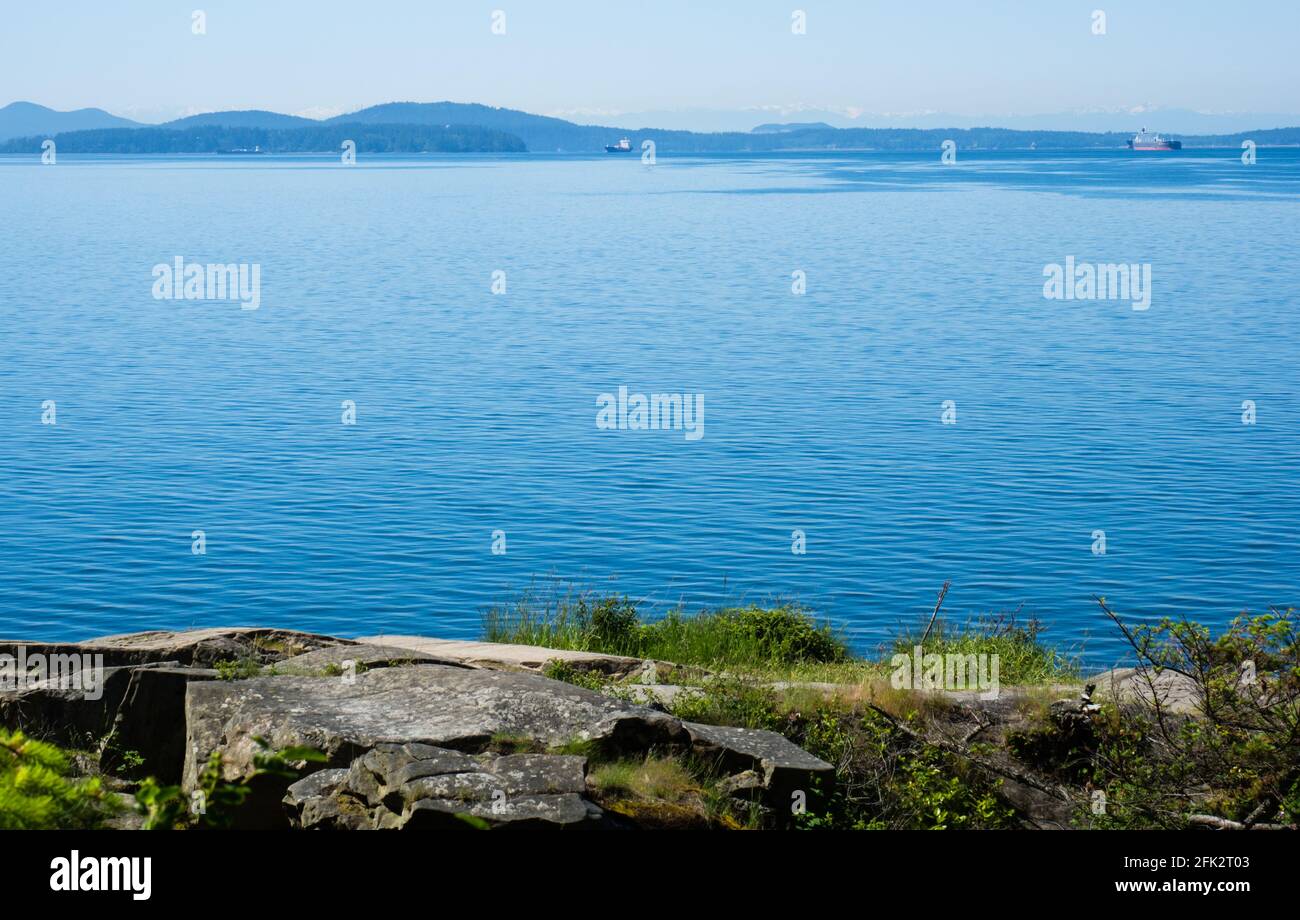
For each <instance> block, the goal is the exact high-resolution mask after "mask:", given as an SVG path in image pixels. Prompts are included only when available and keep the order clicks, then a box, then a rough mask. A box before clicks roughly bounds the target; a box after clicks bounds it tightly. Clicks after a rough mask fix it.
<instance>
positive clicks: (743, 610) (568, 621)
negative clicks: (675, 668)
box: [484, 595, 851, 669]
mask: <svg viewBox="0 0 1300 920" xmlns="http://www.w3.org/2000/svg"><path fill="white" fill-rule="evenodd" d="M484 635H485V638H486V640H487V641H489V642H511V643H519V644H523V645H538V646H544V647H546V648H556V649H572V650H576V651H584V652H603V653H605V654H610V655H626V656H629V657H633V658H653V659H656V660H658V661H670V662H673V663H675V664H680V665H696V666H700V667H705V668H710V669H717V668H732V667H738V668H745V667H749V668H758V667H763V668H767V667H773V666H784V667H789V666H794V665H800V664H810V663H817V664H828V663H836V662H847V661H849V660H850V658H851V656H850V654H849V650H848V646H847V644H846V643H845V642H844V641H843V639H842V638H840V637H839V636H838V635H836V633H835V632H834V631H833V630H832V629H831V627H830V626H829V624H824V623H818V622H816V621H815V620H814V619H813V618H812V617H811V616H809V615H808V614H807V613H806V612H804V611H803V610H802V609H800V608H798V607H795V606H791V605H785V606H780V607H768V608H764V607H757V606H748V607H729V608H724V609H721V610H714V611H709V612H706V613H701V614H698V615H696V616H687V615H685V614H684V613H683V612H682V611H680V610H677V611H673V612H672V613H670V614H668V615H667V616H666V617H664V618H663V619H661V620H658V621H655V622H644V621H642V620H641V618H640V616H639V613H638V611H637V609H636V605H635V604H634V603H632V602H631V601H629V600H627V599H626V598H616V597H606V598H600V599H593V598H591V597H589V596H587V595H576V596H574V595H569V596H566V597H564V598H560V599H557V600H555V601H552V602H550V603H547V604H545V605H541V606H539V605H536V604H534V603H532V602H531V600H530V599H527V598H526V599H524V600H523V601H521V602H519V603H517V604H515V605H514V606H512V607H509V608H504V609H502V608H497V609H494V610H492V611H490V612H489V613H488V614H487V616H486V617H485V621H484Z"/></svg>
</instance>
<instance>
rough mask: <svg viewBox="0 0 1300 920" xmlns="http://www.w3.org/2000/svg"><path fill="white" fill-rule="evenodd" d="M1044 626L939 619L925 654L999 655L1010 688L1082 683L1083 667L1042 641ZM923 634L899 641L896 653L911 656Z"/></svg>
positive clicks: (995, 619) (1004, 619)
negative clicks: (956, 621) (958, 621)
mask: <svg viewBox="0 0 1300 920" xmlns="http://www.w3.org/2000/svg"><path fill="white" fill-rule="evenodd" d="M1042 632H1043V626H1042V624H1040V623H1039V622H1038V621H1037V620H1035V619H1029V620H1025V621H1019V620H1017V619H1016V617H1015V616H1014V615H1011V614H1005V615H999V616H986V617H980V618H978V619H976V620H973V621H970V622H967V623H965V624H962V625H957V624H954V623H952V622H950V621H945V620H942V619H940V620H936V621H935V624H934V628H933V629H932V630H931V631H930V635H929V636H928V637H927V638H926V640H925V644H924V646H923V651H924V653H925V654H927V655H929V654H938V655H950V654H952V655H990V656H991V655H997V656H998V667H999V675H998V680H999V682H1000V683H1003V684H1007V685H1009V686H1034V685H1039V684H1054V683H1068V682H1070V681H1076V680H1078V678H1079V676H1080V665H1079V662H1078V659H1077V658H1075V657H1071V656H1067V655H1063V654H1062V653H1061V652H1059V651H1057V650H1056V649H1053V648H1051V647H1050V646H1047V645H1045V644H1044V643H1043V642H1042V640H1041V638H1040V637H1041V635H1042ZM921 635H922V634H921V633H920V632H918V633H916V634H914V635H905V636H902V637H900V638H899V639H897V640H895V642H894V648H893V654H902V655H911V654H912V650H913V648H914V647H915V646H916V645H919V644H921V643H920V639H921Z"/></svg>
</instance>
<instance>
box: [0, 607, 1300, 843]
mask: <svg viewBox="0 0 1300 920" xmlns="http://www.w3.org/2000/svg"><path fill="white" fill-rule="evenodd" d="M611 612H613V613H620V612H622V611H621V610H620V609H619V608H616V607H613V606H610V605H603V606H601V607H599V608H597V609H596V611H595V613H594V614H593V615H592V616H590V617H589V618H583V619H580V620H578V621H577V623H578V625H579V626H580V627H581V630H582V631H581V632H572V631H571V632H569V633H565V632H563V631H553V632H552V633H551V634H550V638H552V639H553V640H557V641H554V642H553V643H552V644H554V645H561V646H563V645H565V643H568V645H567V647H561V648H554V647H546V646H542V645H535V644H514V643H513V642H511V641H509V640H506V641H496V642H466V641H453V640H445V639H437V638H431V637H424V636H397V635H383V636H370V637H364V638H359V639H344V638H338V637H334V636H326V635H318V634H313V633H305V632H297V631H292V630H283V629H272V628H257V627H241V628H211V629H193V630H188V631H180V632H143V633H133V634H129V635H118V636H106V637H102V638H97V639H90V640H86V641H84V642H79V643H64V644H57V643H34V642H25V643H24V642H12V641H0V827H7V828H13V827H99V826H108V827H116V828H140V827H144V828H174V829H183V828H217V829H220V828H241V829H244V828H246V829H289V828H301V829H337V830H371V829H375V830H378V829H403V828H404V829H413V830H414V829H441V828H456V829H466V828H478V829H488V828H528V829H569V828H575V829H577V828H582V829H586V828H591V829H598V828H599V829H780V828H787V827H798V828H807V829H817V828H831V829H839V828H844V829H890V828H893V829H903V828H926V829H948V828H1027V829H1050V828H1135V829H1137V828H1157V827H1165V828H1185V827H1207V828H1219V829H1281V828H1294V827H1295V826H1296V816H1297V815H1298V814H1300V767H1298V766H1297V763H1300V761H1297V759H1296V750H1297V747H1296V745H1297V741H1296V734H1295V731H1294V725H1295V724H1296V723H1295V719H1296V716H1297V713H1300V709H1297V702H1298V701H1300V685H1297V682H1296V681H1297V678H1296V675H1298V674H1300V666H1297V665H1295V664H1294V662H1295V660H1296V654H1297V652H1298V651H1300V642H1297V641H1296V637H1297V636H1298V635H1300V633H1297V632H1296V631H1295V629H1294V619H1293V617H1292V615H1291V613H1290V612H1286V613H1284V614H1279V613H1270V614H1267V615H1261V616H1259V617H1257V618H1255V619H1241V620H1239V621H1237V622H1235V623H1234V624H1232V625H1231V626H1230V627H1229V629H1228V630H1227V631H1226V632H1225V633H1224V634H1223V635H1222V636H1220V637H1219V638H1217V639H1214V640H1210V639H1209V638H1208V636H1209V633H1208V631H1205V630H1203V629H1201V628H1200V627H1197V626H1196V625H1195V624H1190V623H1172V622H1171V623H1166V624H1163V625H1161V626H1160V627H1158V628H1157V629H1156V630H1155V631H1151V632H1144V631H1141V630H1138V631H1131V630H1129V629H1128V627H1127V626H1125V625H1124V624H1123V623H1122V622H1121V621H1119V620H1118V619H1116V624H1117V626H1118V627H1119V628H1121V629H1122V630H1124V632H1125V635H1126V636H1128V637H1130V639H1131V640H1132V645H1133V648H1134V650H1135V655H1136V658H1137V661H1138V666H1137V668H1136V669H1117V670H1112V671H1107V672H1104V673H1102V674H1098V675H1095V676H1093V677H1091V678H1086V679H1083V678H1081V675H1080V674H1079V672H1078V671H1077V670H1067V669H1062V668H1059V667H1055V666H1054V663H1055V662H1056V661H1057V658H1056V657H1055V655H1054V653H1052V652H1051V651H1050V650H1046V649H1045V648H1044V647H1042V646H1041V645H1039V644H1037V640H1036V632H1035V631H1033V630H1019V631H1015V632H1011V633H1007V632H1002V633H995V634H990V633H987V632H982V633H975V634H958V635H957V636H956V637H955V638H954V636H953V635H952V634H946V635H945V636H943V637H942V639H941V642H940V643H939V644H938V645H936V644H935V643H931V645H929V646H927V647H926V649H927V651H926V653H925V654H924V655H922V650H921V648H920V645H919V644H917V645H916V646H913V647H912V650H911V654H895V655H894V656H893V658H892V659H890V660H889V662H888V663H886V662H884V661H875V662H873V661H870V660H865V659H856V658H851V657H846V654H847V653H846V651H845V649H844V647H843V646H839V645H835V644H833V643H831V642H830V641H829V639H827V634H826V633H824V632H821V631H818V630H817V629H816V628H815V627H813V626H812V625H811V624H810V621H808V620H806V619H805V618H803V617H802V616H801V615H800V614H798V613H795V612H790V611H781V610H760V609H752V610H751V609H746V610H741V611H734V612H732V611H721V612H715V613H710V614H701V615H700V616H699V617H696V618H693V619H690V620H674V619H671V618H669V619H666V620H664V621H663V622H662V623H659V624H654V625H645V624H640V623H638V622H637V621H636V620H635V619H634V618H633V617H632V616H631V615H630V612H627V615H624V616H622V617H621V618H617V617H615V618H613V620H614V623H615V626H617V628H613V627H611V626H610V625H609V624H610V620H609V619H605V620H602V617H603V616H605V615H606V614H609V613H611ZM673 631H677V632H676V633H674V632H673ZM520 633H521V634H522V635H523V637H524V638H527V639H528V640H530V641H536V640H537V639H538V638H542V639H544V638H546V636H538V635H533V634H529V633H528V631H527V630H522V631H520ZM488 634H489V635H492V634H491V632H490V631H489V633H488ZM665 634H670V638H671V637H672V636H674V635H675V636H677V637H678V638H679V639H680V638H682V637H684V638H685V639H686V640H698V639H700V637H704V638H708V639H714V640H718V641H714V642H713V643H712V644H711V645H710V644H708V643H705V642H702V641H696V642H694V644H692V642H691V641H677V642H676V644H673V643H672V642H660V643H659V645H657V646H656V645H654V641H658V640H660V639H662V638H663V636H664V635H665ZM495 637H496V636H494V638H495ZM651 640H653V641H651ZM745 642H748V643H749V644H748V645H744V644H743V643H745ZM602 643H603V645H602ZM727 643H733V644H732V645H727ZM734 643H741V646H740V647H741V648H742V650H743V654H738V653H737V652H736V648H737V646H736V645H735V644H734ZM764 643H766V644H764ZM943 643H947V644H946V645H945V644H943ZM999 643H1000V644H999ZM611 646H612V647H615V648H618V649H620V650H626V649H629V648H630V649H636V650H637V651H639V652H643V653H645V654H647V655H650V656H653V655H654V654H655V652H656V651H658V653H659V654H660V655H663V656H664V657H667V656H669V655H671V656H672V657H674V658H677V659H679V662H684V663H674V662H670V661H665V660H660V659H658V658H655V657H640V656H639V655H636V654H633V655H628V654H614V653H611V652H607V651H606V652H600V651H589V650H577V649H579V648H585V649H590V648H593V647H595V648H601V647H604V648H606V649H608V648H610V647H611ZM930 648H940V649H944V648H946V649H947V650H948V652H947V654H942V655H941V654H938V653H937V652H936V653H931V652H929V649H930ZM954 648H956V649H959V650H960V651H956V652H954V651H953V649H954ZM988 648H992V649H1000V650H1001V652H1000V653H1001V654H1002V656H1003V659H1004V664H1005V665H1006V666H1007V670H1006V671H1004V672H1003V673H1004V675H1005V676H1006V677H1008V678H1010V680H1008V681H1005V682H1003V683H1002V684H1001V685H999V684H998V681H997V680H996V669H994V678H995V679H994V680H993V683H992V686H991V687H985V686H984V684H983V681H982V680H981V681H980V682H979V685H978V686H975V687H972V686H971V684H970V682H969V681H957V682H956V683H955V684H953V685H952V686H949V683H950V681H949V680H947V679H946V678H945V679H944V680H942V681H940V682H938V683H935V682H933V681H930V680H929V679H928V678H927V679H926V680H924V681H922V682H921V683H919V684H918V683H917V682H916V672H918V671H924V672H926V673H927V674H928V673H929V672H930V670H931V669H932V668H933V669H934V672H935V675H936V676H938V675H939V673H940V672H942V671H943V670H944V667H945V666H951V665H958V666H960V665H962V663H963V662H965V663H966V665H967V666H968V667H967V674H968V675H969V674H970V668H973V667H975V666H976V664H977V663H978V661H979V660H982V656H984V649H988ZM998 654H999V652H996V651H995V652H992V653H991V654H990V655H989V657H991V658H993V659H994V662H995V663H996V659H997V656H998ZM755 662H757V664H758V667H753V663H755ZM765 662H766V664H764V663H765ZM88 676H89V681H87V677H88Z"/></svg>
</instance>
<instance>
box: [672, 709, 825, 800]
mask: <svg viewBox="0 0 1300 920" xmlns="http://www.w3.org/2000/svg"><path fill="white" fill-rule="evenodd" d="M682 724H683V725H684V726H685V728H686V730H687V731H688V732H689V733H690V735H691V740H692V742H693V746H694V750H695V753H696V754H697V755H699V756H702V757H705V758H712V759H714V760H715V761H716V762H717V764H718V766H720V767H721V768H723V769H724V770H725V771H726V772H727V773H732V774H736V773H744V772H746V771H753V772H754V773H756V774H757V775H758V776H759V777H760V778H761V782H762V787H763V789H765V790H766V798H767V799H768V800H769V801H770V802H771V803H772V804H773V806H774V807H775V808H778V809H779V808H783V807H785V806H786V805H787V804H788V803H789V802H790V801H791V796H792V795H794V794H795V793H797V792H798V793H803V795H804V797H805V800H812V799H814V798H816V797H818V796H820V795H822V794H824V793H825V792H826V791H827V789H828V787H829V785H830V784H831V783H832V782H833V781H834V777H835V768H834V767H832V766H831V765H830V764H828V763H827V762H826V761H824V760H822V759H821V758H819V757H814V756H813V755H812V754H809V753H808V752H807V751H805V750H804V749H803V748H801V747H799V746H798V745H797V744H794V743H793V742H792V741H790V740H789V739H788V738H786V737H785V736H784V735H778V734H777V733H776V732H769V731H763V730H761V729H754V728H732V727H729V726H721V725H701V724H699V723H696V722H683V723H682Z"/></svg>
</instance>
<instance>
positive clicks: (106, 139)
mask: <svg viewBox="0 0 1300 920" xmlns="http://www.w3.org/2000/svg"><path fill="white" fill-rule="evenodd" d="M122 122H125V119H120V118H117V117H116V116H113V115H110V114H109V113H107V112H104V111H102V110H100V109H82V110H79V111H77V112H55V111H54V110H52V109H47V108H45V107H43V106H37V105H35V104H33V103H26V102H23V103H13V104H12V105H9V106H6V107H4V108H3V109H0V153H10V154H13V153H39V152H40V149H41V143H42V142H43V141H44V140H46V139H47V138H53V139H54V140H55V142H56V144H57V146H58V150H59V152H60V153H112V154H145V153H155V154H167V153H218V152H223V151H229V150H241V149H252V148H259V149H260V150H262V151H264V152H267V153H323V152H337V151H338V150H339V147H340V145H341V144H342V142H343V141H344V140H353V141H355V142H356V145H357V151H358V152H360V153H523V152H528V151H531V152H534V153H550V152H558V153H596V152H600V151H602V150H604V148H605V145H606V144H610V143H613V142H614V141H615V140H617V139H618V138H620V137H624V136H627V137H629V138H630V139H631V141H632V145H633V148H634V149H640V146H641V143H642V142H643V141H645V140H652V141H654V143H655V147H656V150H657V152H659V153H670V154H671V153H677V154H690V153H770V152H782V151H790V152H794V151H834V150H876V151H891V152H916V151H933V150H937V149H939V147H940V146H941V145H942V144H943V142H944V141H945V140H953V141H955V142H956V143H957V145H958V147H959V148H960V149H962V150H968V151H969V150H989V151H991V150H1025V149H1031V148H1036V149H1039V150H1088V149H1097V150H1105V149H1122V148H1123V147H1124V146H1125V143H1126V142H1127V141H1128V140H1129V139H1130V138H1131V137H1132V133H1131V132H1117V131H1112V132H1104V133H1096V132H1085V131H1036V130H1035V131H1022V130H1012V129H1009V128H995V127H982V128H925V129H921V128H834V127H831V126H830V125H826V124H824V123H811V124H765V125H759V126H758V127H756V128H755V129H754V130H753V131H751V132H720V133H700V132H693V131H672V130H660V129H655V128H637V129H629V128H625V127H623V128H619V127H609V126H601V125H579V124H575V123H573V122H570V121H565V120H564V119H561V118H552V117H549V116H545V115H533V114H530V113H528V112H521V111H518V110H515V109H502V108H493V107H491V106H486V105H477V104H466V103H457V102H428V103H420V102H390V103H386V104H384V105H376V106H371V107H370V108H366V109H362V110H360V111H358V112H352V113H350V114H348V115H341V116H338V117H336V118H330V119H325V120H322V121H316V120H313V119H309V118H303V117H301V116H296V115H282V114H280V113H277V112H267V111H260V110H253V111H237V112H211V113H207V114H203V115H194V116H190V117H188V118H182V119H177V120H176V121H171V122H167V123H165V124H161V125H139V124H136V123H134V122H126V123H125V124H122ZM1152 127H1153V128H1155V127H1158V126H1152ZM1179 140H1181V141H1182V143H1183V146H1184V147H1240V146H1241V143H1242V141H1244V140H1252V141H1254V142H1255V143H1256V144H1257V145H1259V146H1261V147H1268V146H1296V145H1300V127H1288V128H1271V129H1267V130H1259V131H1253V132H1245V133H1239V134H1222V135H1201V136H1189V135H1184V136H1181V137H1179Z"/></svg>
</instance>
